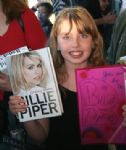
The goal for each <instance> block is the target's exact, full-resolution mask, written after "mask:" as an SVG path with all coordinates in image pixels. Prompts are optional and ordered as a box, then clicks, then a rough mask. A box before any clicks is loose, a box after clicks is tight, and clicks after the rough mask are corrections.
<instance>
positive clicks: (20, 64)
mask: <svg viewBox="0 0 126 150" xmlns="http://www.w3.org/2000/svg"><path fill="white" fill-rule="evenodd" d="M8 68H11V69H10V70H9V73H10V80H11V87H12V90H13V93H14V95H23V93H24V92H28V93H29V94H30V92H32V91H34V89H36V90H37V89H41V90H42V88H43V87H45V85H46V79H47V77H48V76H47V70H46V68H45V65H44V62H43V61H42V58H41V56H40V55H39V53H38V52H36V51H31V52H28V53H23V54H20V55H14V56H12V57H11V59H10V67H8Z"/></svg>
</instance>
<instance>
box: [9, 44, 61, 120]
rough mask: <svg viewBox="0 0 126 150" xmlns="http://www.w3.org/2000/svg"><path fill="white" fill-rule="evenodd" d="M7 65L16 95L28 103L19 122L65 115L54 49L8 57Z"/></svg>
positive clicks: (20, 114) (20, 115)
mask: <svg viewBox="0 0 126 150" xmlns="http://www.w3.org/2000/svg"><path fill="white" fill-rule="evenodd" d="M7 67H8V73H9V77H10V82H11V86H12V90H13V93H14V95H19V96H21V97H22V98H23V99H24V100H26V103H27V105H28V107H27V110H26V111H25V112H22V113H18V117H19V121H20V122H25V121H29V120H34V119H41V118H48V117H55V116H59V115H62V113H63V107H62V103H61V97H60V92H59V88H58V84H57V79H56V74H55V70H54V66H53V61H52V57H51V53H50V49H49V48H48V47H47V48H43V49H38V50H35V51H29V52H26V53H23V54H18V55H14V56H10V57H7Z"/></svg>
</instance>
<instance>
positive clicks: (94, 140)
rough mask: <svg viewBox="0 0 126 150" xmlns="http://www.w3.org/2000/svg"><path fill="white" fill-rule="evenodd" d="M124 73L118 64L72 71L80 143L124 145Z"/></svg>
mask: <svg viewBox="0 0 126 150" xmlns="http://www.w3.org/2000/svg"><path fill="white" fill-rule="evenodd" d="M125 73H126V70H125V68H124V67H123V66H121V65H116V66H108V67H103V68H102V67H99V68H89V69H78V70H77V71H76V83H77V94H78V109H79V124H80V136H81V143H82V144H98V143H104V144H107V143H114V144H126V128H125V127H124V126H123V124H122V122H123V116H122V112H123V110H122V105H123V104H126V95H125V91H126V90H125V89H126V88H125Z"/></svg>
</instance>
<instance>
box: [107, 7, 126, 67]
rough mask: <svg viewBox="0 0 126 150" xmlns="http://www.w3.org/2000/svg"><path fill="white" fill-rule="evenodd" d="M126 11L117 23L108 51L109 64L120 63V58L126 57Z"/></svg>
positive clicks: (120, 15) (121, 14) (118, 18)
mask: <svg viewBox="0 0 126 150" xmlns="http://www.w3.org/2000/svg"><path fill="white" fill-rule="evenodd" d="M125 18H126V10H123V11H122V12H121V13H120V14H119V16H118V17H117V20H116V22H115V25H114V28H113V32H112V37H111V42H110V45H109V48H108V51H107V61H108V63H109V64H117V63H119V60H120V57H123V56H126V19H125Z"/></svg>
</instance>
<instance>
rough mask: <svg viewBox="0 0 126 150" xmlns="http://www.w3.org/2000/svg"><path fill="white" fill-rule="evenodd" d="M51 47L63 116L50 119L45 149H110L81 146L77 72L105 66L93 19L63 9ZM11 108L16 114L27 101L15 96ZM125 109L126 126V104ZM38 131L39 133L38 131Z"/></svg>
mask: <svg viewBox="0 0 126 150" xmlns="http://www.w3.org/2000/svg"><path fill="white" fill-rule="evenodd" d="M66 27H67V28H66ZM48 46H49V47H50V49H51V54H52V58H53V62H54V67H55V71H56V75H57V80H58V83H59V89H60V93H61V99H62V103H63V109H64V113H63V115H62V116H60V117H54V118H50V119H49V122H50V129H49V135H48V138H47V140H46V141H45V144H46V150H52V149H55V150H64V149H73V148H75V149H77V150H92V149H95V150H108V145H107V144H96V145H81V144H80V129H79V116H78V105H77V92H76V80H75V70H76V69H77V68H87V67H97V66H101V65H105V61H104V58H103V40H102V37H101V36H100V33H99V32H98V29H97V27H96V24H95V22H94V19H93V18H92V17H91V15H90V14H89V13H88V11H87V10H86V9H84V8H82V7H75V8H65V9H63V10H62V11H61V12H60V13H59V15H58V16H57V17H56V21H55V23H54V25H53V27H52V31H51V34H50V38H49V43H48ZM20 103H21V104H22V105H20ZM9 107H10V110H11V112H12V113H13V114H15V113H17V112H20V111H25V110H26V108H27V106H26V104H25V101H24V100H23V99H21V98H20V97H15V96H11V97H10V101H9ZM123 110H124V112H123V116H124V125H125V126H126V105H124V106H123ZM35 130H36V131H38V129H37V128H36V129H35ZM41 136H42V135H41ZM39 137H40V136H39Z"/></svg>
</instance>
